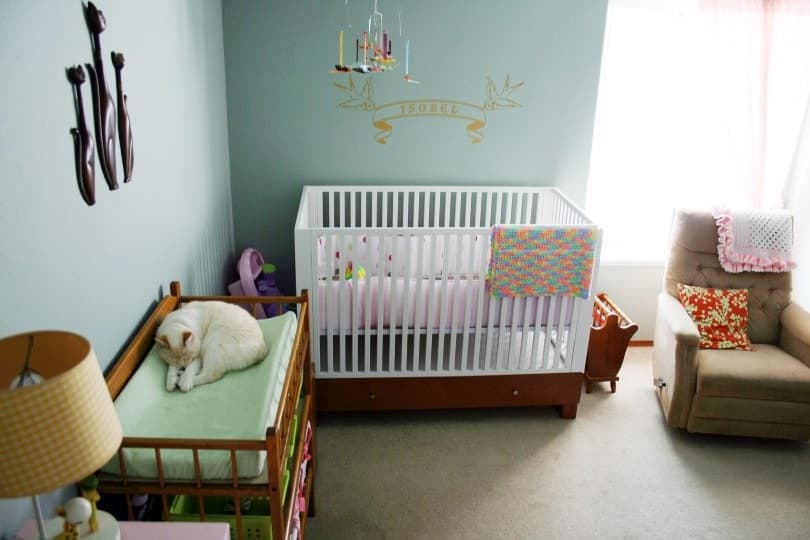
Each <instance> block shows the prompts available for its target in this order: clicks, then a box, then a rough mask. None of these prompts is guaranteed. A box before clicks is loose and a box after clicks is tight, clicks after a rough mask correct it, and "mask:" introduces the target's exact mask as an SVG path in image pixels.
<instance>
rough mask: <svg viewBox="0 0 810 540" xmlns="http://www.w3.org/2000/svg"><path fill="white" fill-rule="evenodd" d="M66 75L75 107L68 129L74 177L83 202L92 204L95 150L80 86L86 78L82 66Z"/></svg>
mask: <svg viewBox="0 0 810 540" xmlns="http://www.w3.org/2000/svg"><path fill="white" fill-rule="evenodd" d="M67 77H68V80H69V81H70V83H71V86H72V87H73V102H74V104H75V107H76V127H75V128H73V129H71V130H70V133H71V134H72V135H73V150H74V158H75V162H76V179H77V180H78V183H79V192H80V193H81V194H82V198H83V199H84V202H86V203H87V204H88V205H90V206H92V205H94V204H95V203H96V151H95V147H94V145H93V136H92V135H91V134H90V131H89V130H88V129H87V122H86V121H85V119H84V104H83V102H82V90H81V86H82V84H84V81H85V80H86V79H85V74H84V70H83V69H82V66H74V67H71V68H68V70H67Z"/></svg>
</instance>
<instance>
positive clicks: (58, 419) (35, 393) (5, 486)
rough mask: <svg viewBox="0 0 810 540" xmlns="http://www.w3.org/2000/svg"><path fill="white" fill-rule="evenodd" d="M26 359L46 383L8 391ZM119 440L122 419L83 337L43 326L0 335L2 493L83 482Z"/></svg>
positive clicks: (27, 492) (24, 493)
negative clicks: (8, 334)
mask: <svg viewBox="0 0 810 540" xmlns="http://www.w3.org/2000/svg"><path fill="white" fill-rule="evenodd" d="M32 338H33V339H32ZM26 357H28V358H29V366H30V367H31V369H32V370H33V371H35V372H36V373H38V374H39V375H41V376H42V377H43V378H44V380H43V381H42V382H40V383H39V384H35V385H33V386H25V387H22V388H16V389H15V388H11V386H12V381H13V379H14V377H16V376H17V375H19V373H20V372H21V370H22V366H23V365H24V363H25V359H26ZM120 444H121V423H120V422H119V420H118V416H117V414H116V412H115V407H114V406H113V402H112V399H111V398H110V393H109V390H108V389H107V385H106V382H105V381H104V376H103V375H102V373H101V369H100V367H99V364H98V360H97V359H96V355H95V353H94V352H93V349H92V347H91V346H90V343H89V342H88V341H87V340H86V339H84V338H83V337H81V336H78V335H76V334H72V333H69V332H60V331H43V332H32V333H27V334H19V335H16V336H11V337H9V338H5V339H2V340H0V497H23V496H32V495H37V494H40V493H45V492H48V491H52V490H54V489H56V488H58V487H62V486H65V485H67V484H70V483H71V482H76V481H78V480H81V479H82V478H84V477H85V476H88V475H90V474H92V473H94V472H96V470H98V469H99V468H100V467H101V466H103V465H104V464H105V463H106V462H107V461H108V460H109V459H110V458H111V457H112V456H113V455H114V454H115V452H116V451H117V450H118V446H119V445H120Z"/></svg>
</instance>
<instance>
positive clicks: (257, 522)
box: [169, 469, 290, 540]
mask: <svg viewBox="0 0 810 540" xmlns="http://www.w3.org/2000/svg"><path fill="white" fill-rule="evenodd" d="M281 483H282V486H281V487H282V493H284V496H283V498H282V504H284V503H285V502H286V500H287V491H288V488H289V485H290V471H289V469H285V470H284V473H283V474H282V479H281ZM242 499H245V497H242ZM249 499H250V500H251V505H250V510H248V511H247V512H242V527H243V528H244V533H245V535H244V539H245V540H272V538H273V532H272V527H271V525H270V499H268V498H267V497H249ZM228 502H230V503H231V504H233V498H232V497H203V507H204V508H205V519H206V520H207V521H213V522H216V523H227V524H228V525H229V526H230V530H231V540H234V539H236V538H239V535H238V534H237V533H236V515H234V514H226V513H224V512H225V505H226V503H228ZM169 521H200V503H199V498H198V497H197V496H195V495H178V496H177V497H175V498H174V500H173V501H172V505H171V507H170V508H169Z"/></svg>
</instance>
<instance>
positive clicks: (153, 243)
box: [0, 0, 233, 536]
mask: <svg viewBox="0 0 810 540" xmlns="http://www.w3.org/2000/svg"><path fill="white" fill-rule="evenodd" d="M96 5H97V6H98V7H99V9H101V10H102V11H103V12H104V15H105V17H106V21H107V30H106V31H105V32H104V33H102V35H101V46H102V51H103V53H104V55H105V66H106V67H107V69H108V71H107V83H108V84H109V85H111V86H112V87H113V88H114V71H113V70H112V66H111V64H110V63H109V56H108V55H109V53H110V51H111V50H117V51H121V52H123V53H124V54H125V56H126V67H125V68H124V71H123V80H124V90H125V93H126V94H128V95H129V100H128V104H129V110H130V114H131V118H132V126H133V134H134V141H135V169H134V173H135V174H134V179H133V181H132V182H131V183H130V184H127V185H122V187H121V188H120V189H119V190H117V191H114V192H111V191H108V190H107V188H106V184H105V182H104V180H103V177H102V175H101V172H100V169H97V173H96V174H97V178H96V199H97V203H96V205H95V206H93V207H88V206H86V205H85V203H84V202H83V201H82V199H81V197H80V196H79V192H78V189H77V187H76V178H75V173H74V164H73V153H72V152H73V150H72V145H73V143H72V139H71V135H70V128H72V127H74V126H75V124H76V121H75V115H74V110H73V101H72V94H71V87H70V85H69V83H68V81H67V79H66V76H65V69H66V68H67V67H69V66H72V65H75V64H83V63H85V62H89V61H91V59H92V54H91V49H90V41H89V37H88V33H87V30H86V26H85V23H84V19H83V14H82V3H81V2H80V1H79V0H73V1H65V0H37V1H36V2H28V1H25V0H5V1H3V2H0V71H2V73H3V74H4V75H3V83H2V84H0V107H2V114H0V120H1V123H2V129H0V164H2V168H0V258H1V259H2V263H1V264H0V306H2V309H0V336H6V335H10V334H15V333H19V332H25V331H28V330H33V329H42V328H55V329H65V330H70V331H74V332H78V333H80V334H83V335H85V336H86V337H87V338H88V339H89V340H90V341H91V343H92V344H93V346H94V348H95V350H96V353H97V355H98V358H99V362H100V364H101V366H102V367H106V366H108V365H109V364H110V362H111V361H112V360H113V359H114V358H115V357H116V355H117V354H118V353H119V352H120V350H121V348H122V347H123V345H124V344H125V343H126V342H127V340H128V339H129V338H130V336H131V333H132V332H133V330H134V329H135V328H136V327H137V326H138V324H139V321H140V320H141V318H142V317H143V316H144V314H145V313H146V311H147V310H148V309H149V307H150V305H151V304H152V303H153V302H154V301H155V300H157V299H158V297H159V291H160V289H161V287H162V288H163V290H164V291H166V292H168V283H169V282H170V281H172V280H180V281H181V283H182V284H183V285H184V289H185V290H186V291H187V292H192V293H213V292H222V291H223V290H224V283H225V281H226V278H225V275H224V274H225V273H226V270H230V267H231V266H232V263H233V232H232V230H233V229H232V218H231V203H230V171H229V165H228V146H227V138H228V126H227V122H226V108H225V73H224V52H223V50H224V49H223V44H222V11H221V5H220V2H219V0H210V1H202V0H172V1H171V2H165V1H161V0H140V1H138V2H112V1H104V0H99V1H97V2H96ZM84 101H85V107H87V108H88V110H89V104H90V91H89V85H85V93H84ZM118 167H119V175H120V157H119V160H118ZM2 429H3V428H2V426H0V437H7V436H11V435H9V434H7V433H4V432H3V431H2ZM54 466H58V464H54ZM62 498H63V494H62V493H60V492H57V493H55V494H54V495H53V496H51V497H48V498H46V500H44V501H43V511H45V512H46V514H48V515H53V510H54V506H55V504H56V503H57V502H61V501H60V499H62ZM32 515H33V513H32V510H31V506H30V500H29V499H15V500H3V501H0V535H2V534H3V533H5V534H8V535H9V536H10V535H11V534H12V533H13V532H14V531H16V529H17V528H18V527H19V525H20V523H22V521H23V520H24V519H26V518H30V517H31V516H32Z"/></svg>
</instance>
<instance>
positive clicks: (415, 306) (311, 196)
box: [295, 186, 602, 418]
mask: <svg viewBox="0 0 810 540" xmlns="http://www.w3.org/2000/svg"><path fill="white" fill-rule="evenodd" d="M498 224H505V225H517V224H520V225H540V226H554V227H558V228H559V226H565V227H569V226H570V227H574V228H587V229H589V230H592V231H593V236H594V238H596V240H595V242H594V249H593V255H592V256H593V260H592V268H593V274H592V276H591V279H590V288H589V289H588V290H587V291H586V292H587V298H583V297H581V296H579V295H578V296H574V295H566V294H554V295H544V296H537V297H515V298H499V297H494V296H492V295H491V294H490V291H489V290H488V286H487V268H488V263H489V257H490V238H491V234H492V227H493V226H494V225H498ZM601 235H602V231H601V229H599V228H598V227H597V226H596V225H595V224H594V223H593V222H592V221H591V220H590V219H589V218H588V217H587V216H586V215H585V214H584V213H583V212H582V211H581V210H580V209H578V208H577V207H576V206H575V205H574V204H573V203H572V202H571V201H570V200H568V199H567V198H566V197H565V196H564V195H562V194H561V193H560V192H559V191H558V190H557V189H555V188H520V187H469V186H444V187H435V186H425V187H417V186H407V187H395V186H391V187H380V186H306V187H305V188H304V190H303V193H302V197H301V202H300V206H299V209H298V216H297V219H296V225H295V272H296V287H297V290H298V292H299V294H300V291H301V290H302V289H308V290H309V295H310V296H309V297H310V306H311V309H310V314H311V321H310V322H311V328H312V332H313V339H312V342H311V344H310V346H311V348H312V358H313V362H314V363H315V372H316V377H317V395H318V408H319V409H320V410H376V409H423V408H455V407H492V406H530V405H556V406H559V407H560V408H561V412H560V414H561V416H563V417H566V418H573V417H575V416H576V408H577V404H578V403H579V397H580V393H581V386H582V376H583V375H582V374H583V371H584V367H585V354H586V351H587V346H588V337H589V329H590V323H591V314H592V306H593V296H594V292H593V284H594V283H595V281H596V275H595V274H596V269H597V268H598V261H599V251H600V247H601Z"/></svg>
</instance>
